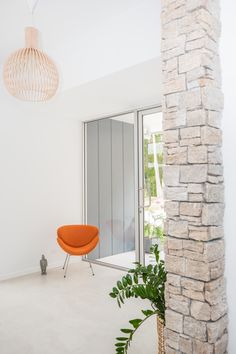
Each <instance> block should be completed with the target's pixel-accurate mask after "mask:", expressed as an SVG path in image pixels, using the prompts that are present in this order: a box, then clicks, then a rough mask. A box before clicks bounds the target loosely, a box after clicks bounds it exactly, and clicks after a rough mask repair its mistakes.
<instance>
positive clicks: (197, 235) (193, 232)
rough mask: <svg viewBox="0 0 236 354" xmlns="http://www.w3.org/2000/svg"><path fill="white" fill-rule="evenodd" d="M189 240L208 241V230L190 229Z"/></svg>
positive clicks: (203, 228) (200, 228) (201, 228)
mask: <svg viewBox="0 0 236 354" xmlns="http://www.w3.org/2000/svg"><path fill="white" fill-rule="evenodd" d="M189 238H190V239H193V240H196V241H208V239H209V235H208V229H207V228H206V227H193V226H192V227H190V229H189Z"/></svg>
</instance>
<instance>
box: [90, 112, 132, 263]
mask: <svg viewBox="0 0 236 354" xmlns="http://www.w3.org/2000/svg"><path fill="white" fill-rule="evenodd" d="M86 130H87V137H86V150H87V154H86V155H87V159H86V166H87V173H86V176H87V177H86V186H87V223H88V224H93V225H97V226H98V227H99V229H100V243H99V246H98V247H97V248H96V249H95V250H94V251H93V252H92V253H91V254H89V256H88V258H89V259H91V260H99V261H102V262H105V263H109V264H113V265H116V266H121V267H128V268H129V267H131V266H132V262H134V261H135V207H134V204H135V202H134V197H135V195H134V193H135V190H134V115H133V113H132V114H125V115H120V116H116V117H112V118H107V119H102V120H99V121H93V122H89V123H87V129H86Z"/></svg>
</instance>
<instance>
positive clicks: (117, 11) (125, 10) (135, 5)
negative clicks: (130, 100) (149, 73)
mask: <svg viewBox="0 0 236 354" xmlns="http://www.w3.org/2000/svg"><path fill="white" fill-rule="evenodd" d="M29 2H34V0H29ZM159 13H160V0H40V1H39V3H38V6H37V8H36V11H35V15H34V23H35V26H36V27H37V28H38V29H39V30H40V31H41V43H42V48H43V50H44V51H45V52H47V54H48V55H50V56H51V57H52V58H53V59H54V61H55V62H56V64H57V66H58V68H59V71H60V77H61V83H60V91H63V90H66V89H70V88H73V87H78V86H80V85H81V84H84V83H86V82H89V81H94V80H97V79H99V78H101V77H105V76H108V75H110V74H112V73H115V72H119V71H121V70H123V69H125V68H128V67H131V66H134V65H136V64H138V63H141V62H145V61H148V60H149V59H152V58H155V57H158V56H159V52H160V21H159ZM30 24H31V16H30V12H29V8H28V4H27V0H7V1H6V0H0V65H1V64H3V62H4V61H5V60H6V58H7V56H8V55H9V54H10V53H11V52H12V51H14V50H16V49H18V48H20V47H23V46H24V27H26V26H27V25H30Z"/></svg>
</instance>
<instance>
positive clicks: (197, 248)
mask: <svg viewBox="0 0 236 354" xmlns="http://www.w3.org/2000/svg"><path fill="white" fill-rule="evenodd" d="M182 247H183V248H184V249H185V250H189V251H192V252H197V253H203V251H204V243H203V242H201V241H193V240H183V245H182Z"/></svg>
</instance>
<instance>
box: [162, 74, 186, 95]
mask: <svg viewBox="0 0 236 354" xmlns="http://www.w3.org/2000/svg"><path fill="white" fill-rule="evenodd" d="M185 89H186V82H185V75H179V76H177V77H176V78H174V79H172V80H169V81H168V82H166V83H164V85H163V94H164V95H168V94H169V93H175V92H181V91H185Z"/></svg>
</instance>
